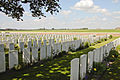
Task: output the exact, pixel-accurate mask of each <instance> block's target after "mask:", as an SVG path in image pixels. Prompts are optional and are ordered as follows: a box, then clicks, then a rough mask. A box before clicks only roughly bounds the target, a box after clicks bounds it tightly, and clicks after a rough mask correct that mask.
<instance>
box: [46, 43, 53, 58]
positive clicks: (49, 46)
mask: <svg viewBox="0 0 120 80" xmlns="http://www.w3.org/2000/svg"><path fill="white" fill-rule="evenodd" d="M51 56H52V54H51V45H47V57H48V58H49V57H51Z"/></svg>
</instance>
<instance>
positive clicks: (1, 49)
mask: <svg viewBox="0 0 120 80" xmlns="http://www.w3.org/2000/svg"><path fill="white" fill-rule="evenodd" d="M0 52H4V44H0Z"/></svg>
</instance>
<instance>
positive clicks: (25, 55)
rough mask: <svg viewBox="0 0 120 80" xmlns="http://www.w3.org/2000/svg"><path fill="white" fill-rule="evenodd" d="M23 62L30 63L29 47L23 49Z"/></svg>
mask: <svg viewBox="0 0 120 80" xmlns="http://www.w3.org/2000/svg"><path fill="white" fill-rule="evenodd" d="M23 62H24V63H30V49H29V48H24V49H23Z"/></svg>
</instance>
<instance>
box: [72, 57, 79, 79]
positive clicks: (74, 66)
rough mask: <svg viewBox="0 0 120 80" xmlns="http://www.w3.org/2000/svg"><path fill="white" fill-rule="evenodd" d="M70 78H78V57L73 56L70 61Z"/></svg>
mask: <svg viewBox="0 0 120 80" xmlns="http://www.w3.org/2000/svg"><path fill="white" fill-rule="evenodd" d="M70 80H79V58H75V59H73V60H72V61H71V76H70Z"/></svg>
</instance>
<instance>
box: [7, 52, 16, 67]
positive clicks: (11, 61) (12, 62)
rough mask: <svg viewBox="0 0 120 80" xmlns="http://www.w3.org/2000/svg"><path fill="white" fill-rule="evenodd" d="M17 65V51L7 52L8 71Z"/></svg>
mask: <svg viewBox="0 0 120 80" xmlns="http://www.w3.org/2000/svg"><path fill="white" fill-rule="evenodd" d="M17 65H18V51H17V50H11V51H10V52H9V69H11V68H13V67H14V66H17Z"/></svg>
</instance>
